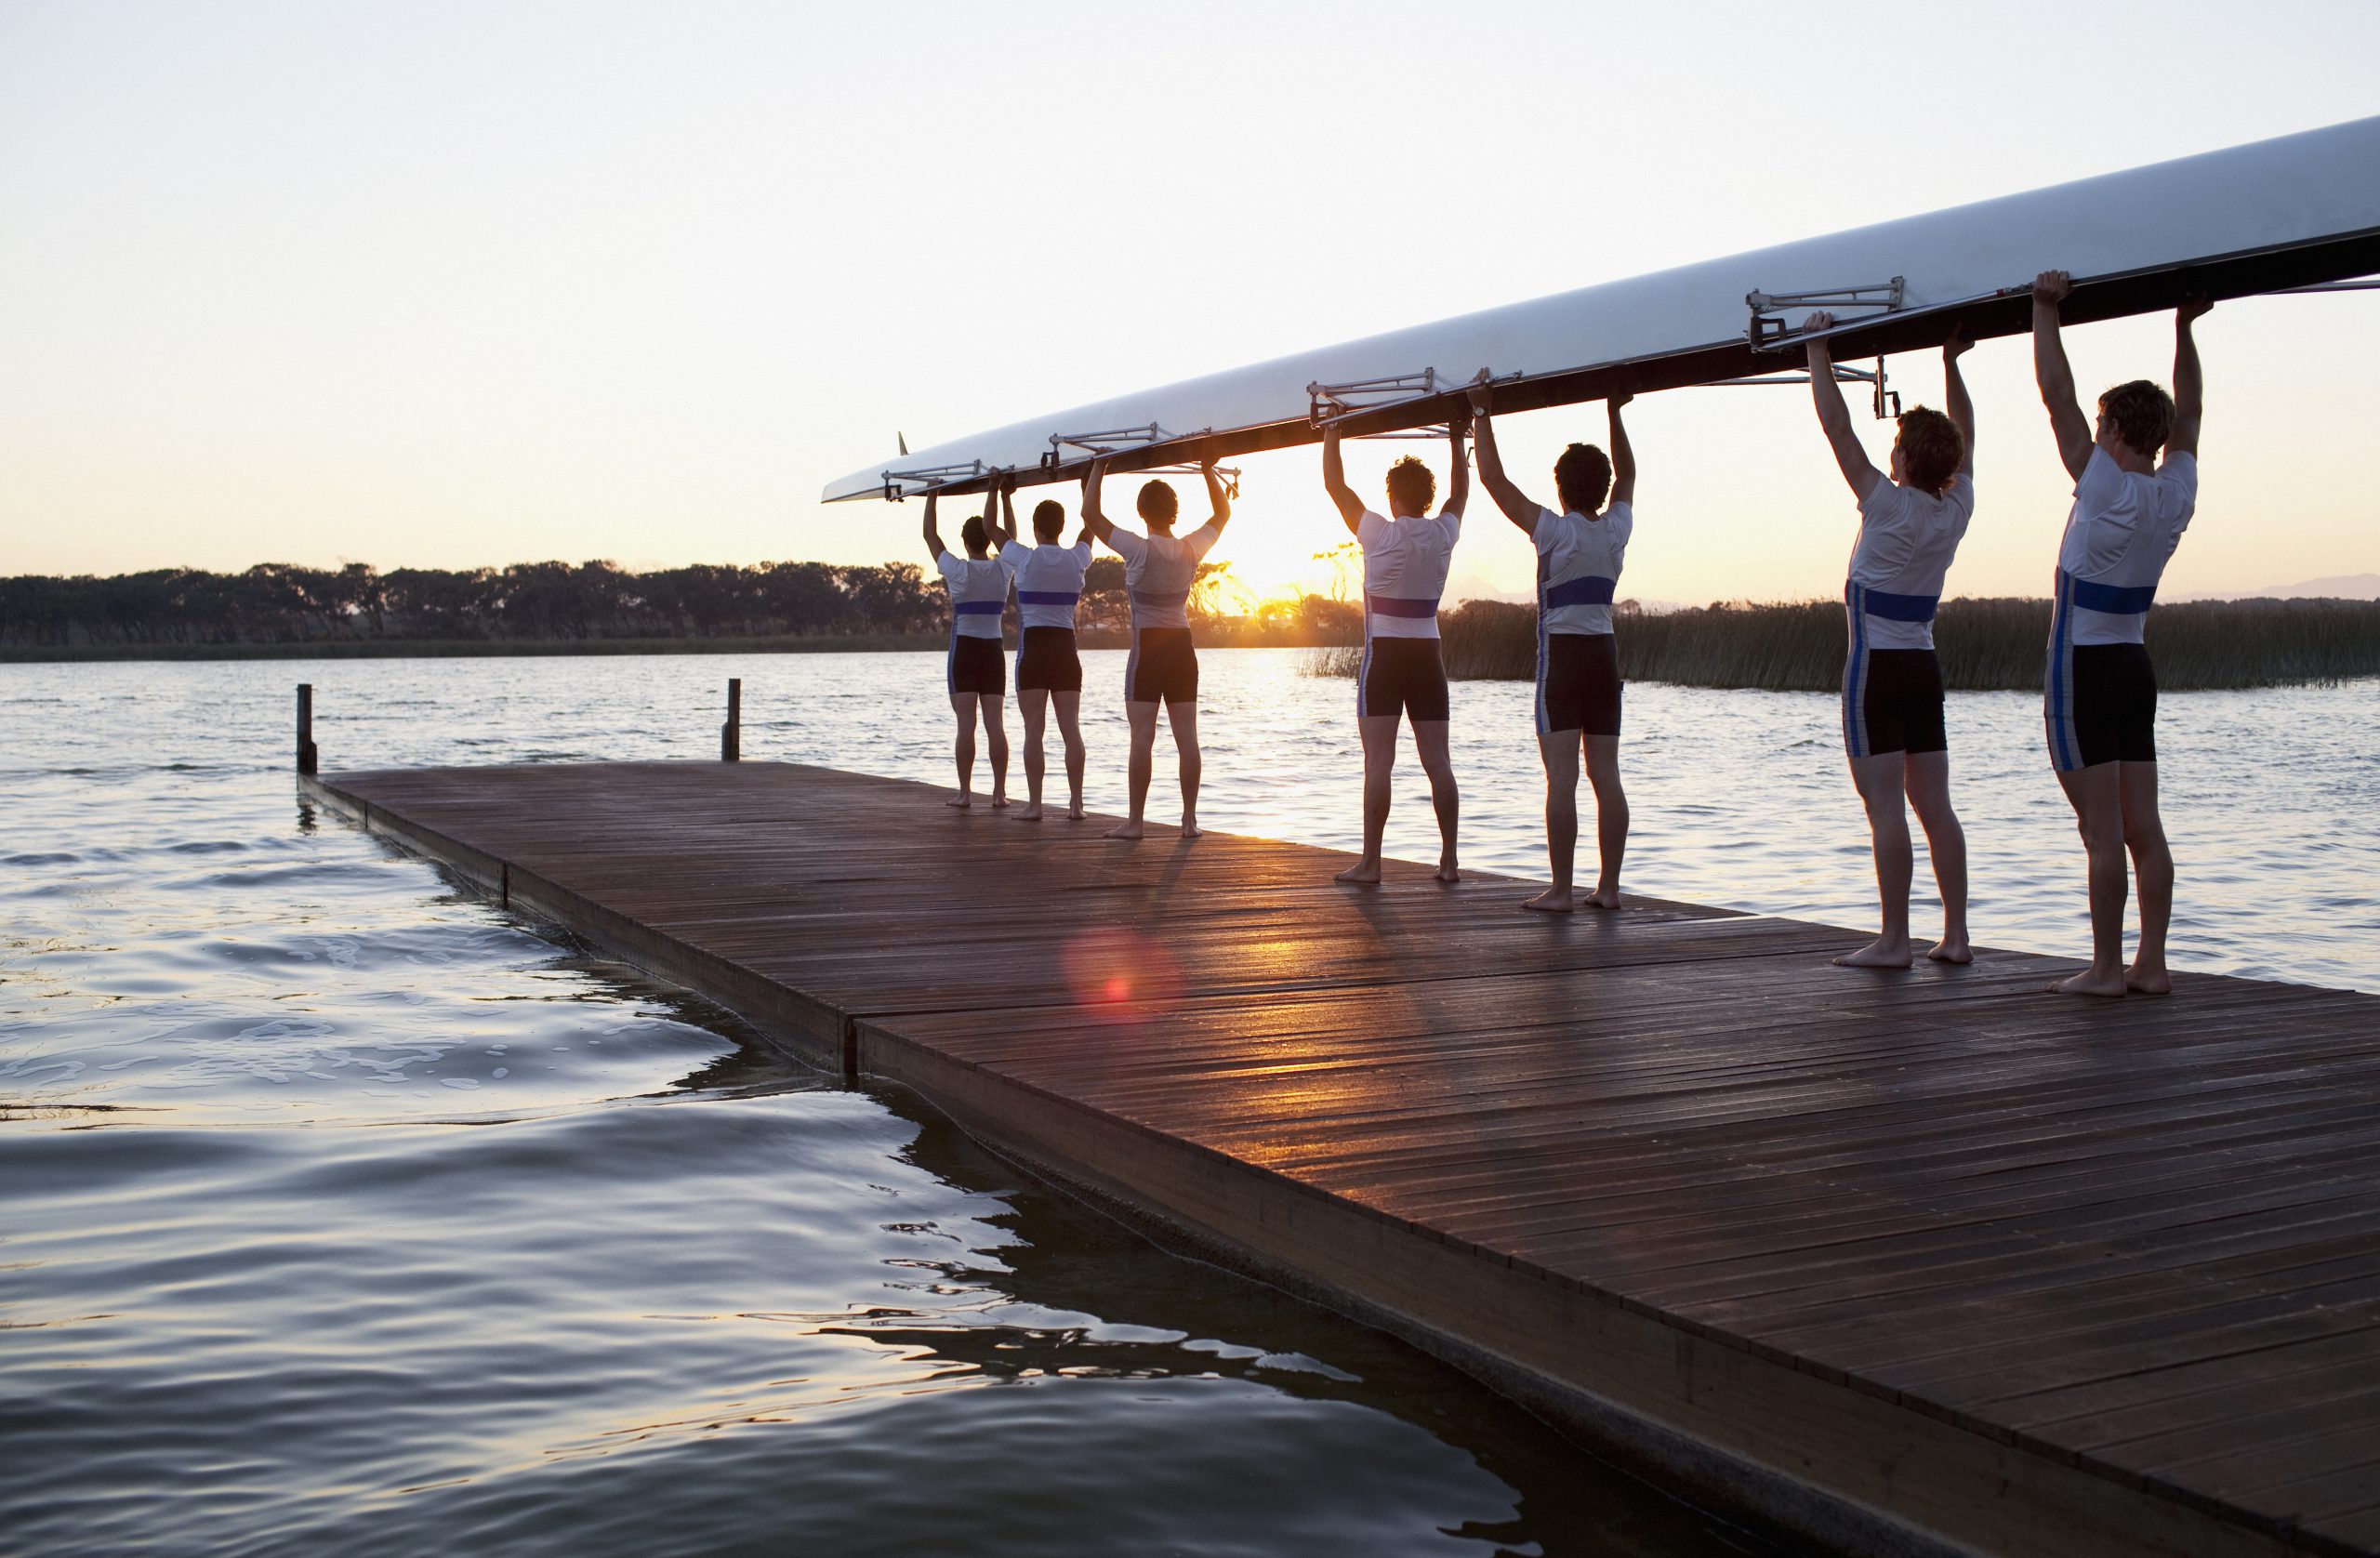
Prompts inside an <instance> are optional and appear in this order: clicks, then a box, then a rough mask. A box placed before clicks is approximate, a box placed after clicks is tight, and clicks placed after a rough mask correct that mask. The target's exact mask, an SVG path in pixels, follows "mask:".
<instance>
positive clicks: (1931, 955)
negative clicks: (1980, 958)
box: [1925, 936, 1975, 967]
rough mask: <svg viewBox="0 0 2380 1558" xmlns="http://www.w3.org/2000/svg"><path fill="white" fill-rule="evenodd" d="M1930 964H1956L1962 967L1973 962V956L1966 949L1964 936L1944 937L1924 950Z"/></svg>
mask: <svg viewBox="0 0 2380 1558" xmlns="http://www.w3.org/2000/svg"><path fill="white" fill-rule="evenodd" d="M1925 958H1926V961H1928V962H1930V963H1956V964H1959V965H1961V966H1963V967H1964V965H1966V964H1968V963H1972V962H1974V961H1975V954H1974V953H1973V952H1972V951H1970V950H1969V949H1968V947H1967V939H1966V938H1965V937H1964V936H1945V937H1943V938H1942V939H1941V940H1940V941H1938V942H1936V943H1935V944H1933V945H1932V946H1930V947H1927V948H1926V949H1925Z"/></svg>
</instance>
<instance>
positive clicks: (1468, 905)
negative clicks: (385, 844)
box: [301, 763, 2380, 1558]
mask: <svg viewBox="0 0 2380 1558" xmlns="http://www.w3.org/2000/svg"><path fill="white" fill-rule="evenodd" d="M301 783H302V784H303V785H305V786H307V788H308V790H309V791H310V793H311V794H313V795H315V796H317V797H318V798H320V799H324V800H325V801H328V802H330V803H331V804H333V805H336V806H337V807H339V808H340V809H342V810H345V811H347V812H350V814H352V815H354V816H356V817H359V818H361V819H362V820H363V821H364V823H365V825H367V826H369V827H370V828H372V829H373V830H374V831H376V832H382V833H386V834H389V835H390V836H391V837H393V838H397V839H398V840H401V841H403V843H405V844H407V845H409V846H411V847H413V848H415V849H417V850H419V851H421V852H425V853H428V854H430V855H432V856H434V857H436V858H438V859H440V860H442V861H444V862H446V863H448V864H449V865H452V866H454V867H455V868H456V869H457V870H459V871H460V872H462V873H463V874H464V875H466V876H468V877H469V878H472V879H474V880H476V881H477V882H479V883H481V884H483V886H484V887H485V888H486V890H487V891H490V892H491V893H494V894H496V895H499V896H503V897H506V898H507V899H508V900H509V902H511V903H512V904H516V905H518V906H520V907H522V909H524V910H525V911H527V912H531V913H535V914H538V915H543V916H548V917H550V918H553V919H555V920H558V921H560V922H561V923H562V924H564V925H567V926H569V927H571V928H572V929H574V930H575V931H578V932H579V933H581V934H583V935H585V936H587V937H588V939H590V940H592V941H594V942H596V943H598V944H601V945H602V946H604V947H606V948H608V949H610V950H612V951H614V952H615V953H617V954H619V955H620V956H623V957H627V958H628V959H630V960H632V961H635V962H637V963H639V964H641V965H642V966H643V967H646V968H648V969H650V970H653V971H655V972H656V973H659V974H661V975H663V976H664V977H667V978H670V979H674V980H676V981H679V982H681V983H683V984H687V985H690V986H692V987H694V988H695V989H698V990H700V991H703V992H704V993H706V994H707V995H709V996H711V997H714V998H716V999H718V1000H720V1001H721V1002H722V1003H723V1004H725V1005H727V1006H729V1007H732V1008H734V1010H738V1011H739V1012H741V1013H743V1014H744V1015H745V1016H747V1018H749V1019H750V1020H752V1021H753V1022H754V1023H756V1024H757V1025H759V1026H760V1028H761V1029H762V1030H763V1031H765V1032H767V1033H769V1034H771V1035H772V1036H774V1037H776V1038H777V1039H779V1040H780V1041H783V1042H785V1043H787V1044H789V1045H791V1046H793V1047H795V1048H797V1049H799V1050H801V1051H802V1052H804V1053H806V1054H807V1055H809V1056H810V1057H811V1058H813V1059H814V1060H817V1061H820V1062H821V1063H826V1064H829V1065H834V1064H840V1065H843V1066H845V1067H847V1068H850V1069H852V1070H853V1071H855V1072H859V1073H865V1074H868V1075H873V1076H882V1077H888V1078H893V1079H895V1080H897V1081H900V1082H903V1083H906V1084H908V1085H910V1086H912V1087H914V1088H915V1089H918V1090H919V1091H920V1092H922V1093H923V1094H925V1095H926V1096H927V1097H928V1098H930V1099H931V1100H932V1102H934V1103H935V1104H937V1105H938V1106H940V1107H942V1108H943V1109H945V1110H946V1111H948V1112H949V1113H950V1114H951V1115H953V1116H955V1117H957V1118H958V1119H959V1120H960V1121H961V1122H962V1123H964V1124H965V1125H967V1126H968V1127H969V1128H970V1129H973V1130H975V1131H977V1132H979V1133H981V1134H982V1135H984V1136H985V1137H986V1138H987V1139H989V1140H991V1141H992V1142H996V1143H998V1144H999V1145H1001V1146H1003V1147H1005V1148H1006V1149H1008V1150H1011V1151H1012V1152H1014V1153H1016V1154H1017V1155H1021V1156H1024V1157H1025V1158H1028V1159H1031V1160H1034V1161H1036V1162H1038V1163H1039V1164H1042V1165H1044V1166H1046V1167H1048V1168H1050V1169H1052V1170H1054V1171H1056V1172H1057V1173H1060V1174H1062V1175H1064V1176H1066V1177H1068V1178H1071V1179H1073V1180H1075V1181H1078V1182H1081V1183H1083V1184H1086V1185H1089V1186H1091V1187H1092V1188H1094V1189H1096V1190H1099V1191H1101V1192H1103V1193H1104V1194H1106V1195H1110V1196H1113V1197H1114V1198H1116V1199H1117V1201H1118V1202H1120V1203H1122V1204H1124V1205H1125V1206H1128V1207H1130V1208H1134V1209H1135V1210H1136V1211H1137V1212H1138V1213H1139V1214H1141V1215H1142V1216H1143V1217H1144V1218H1145V1219H1147V1220H1149V1221H1153V1222H1155V1223H1158V1224H1161V1225H1163V1227H1165V1228H1166V1229H1169V1230H1171V1231H1172V1232H1174V1233H1177V1234H1179V1235H1181V1236H1183V1237H1185V1238H1187V1239H1190V1240H1193V1241H1195V1242H1197V1244H1199V1245H1201V1246H1203V1247H1205V1248H1210V1249H1212V1250H1215V1251H1217V1252H1219V1253H1222V1254H1223V1255H1224V1256H1225V1257H1226V1258H1227V1259H1230V1260H1233V1261H1237V1262H1238V1263H1240V1264H1242V1265H1243V1266H1245V1267H1248V1268H1250V1269H1252V1270H1255V1271H1257V1272H1259V1273H1262V1274H1267V1275H1270V1276H1272V1277H1274V1278H1276V1280H1280V1281H1283V1282H1285V1283H1286V1284H1288V1285H1289V1286H1292V1287H1297V1288H1299V1289H1301V1290H1303V1291H1306V1292H1308V1293H1311V1294H1313V1295H1315V1296H1316V1297H1319V1298H1322V1299H1323V1300H1325V1301H1328V1302H1330V1303H1332V1304H1334V1305H1335V1306H1337V1307H1339V1308H1341V1309H1343V1310H1345V1311H1347V1312H1348V1313H1351V1314H1356V1315H1358V1316H1361V1317H1363V1318H1366V1319H1369V1320H1372V1321H1374V1322H1376V1323H1379V1324H1382V1325H1383V1326H1386V1327H1389V1328H1392V1329H1395V1330H1397V1331H1399V1332H1401V1333H1403V1334H1405V1335H1408V1336H1409V1337H1412V1338H1414V1339H1415V1340H1421V1341H1422V1342H1423V1343H1424V1344H1425V1345H1429V1346H1432V1347H1433V1348H1435V1349H1436V1350H1439V1351H1441V1352H1444V1353H1447V1354H1448V1355H1449V1356H1452V1357H1454V1358H1456V1359H1457V1360H1458V1361H1460V1362H1461V1363H1463V1364H1465V1365H1466V1366H1467V1367H1473V1368H1474V1369H1475V1370H1477V1371H1479V1372H1480V1373H1482V1374H1483V1375H1486V1376H1487V1377H1488V1378H1490V1379H1491V1380H1495V1381H1496V1382H1497V1383H1499V1384H1500V1385H1501V1386H1503V1387H1504V1388H1505V1389H1507V1390H1509V1391H1512V1392H1513V1393H1515V1394H1517V1395H1520V1396H1521V1397H1522V1398H1524V1399H1526V1400H1527V1401H1529V1402H1531V1403H1532V1404H1534V1405H1536V1406H1540V1407H1541V1408H1543V1409H1546V1410H1548V1411H1551V1412H1554V1413H1556V1414H1559V1415H1560V1416H1561V1417H1562V1418H1563V1419H1565V1420H1567V1421H1570V1422H1572V1423H1575V1424H1579V1425H1582V1426H1583V1427H1585V1428H1586V1429H1588V1430H1590V1431H1591V1432H1593V1433H1594V1434H1595V1435H1596V1436H1597V1437H1598V1439H1599V1441H1600V1442H1601V1443H1602V1444H1603V1445H1605V1446H1607V1447H1610V1448H1611V1449H1613V1450H1614V1451H1615V1453H1618V1454H1620V1455H1622V1456H1624V1457H1627V1458H1630V1459H1634V1460H1635V1461H1636V1462H1638V1463H1639V1464H1643V1465H1646V1466H1648V1467H1652V1468H1656V1469H1658V1470H1659V1472H1662V1473H1663V1474H1665V1475H1668V1476H1670V1477H1673V1478H1675V1479H1678V1480H1680V1481H1682V1482H1683V1483H1685V1484H1686V1485H1690V1486H1691V1487H1692V1488H1694V1489H1695V1490H1696V1491H1697V1493H1698V1494H1699V1497H1700V1498H1701V1499H1704V1500H1706V1501H1709V1502H1712V1503H1715V1504H1718V1505H1720V1506H1722V1507H1729V1508H1733V1509H1737V1510H1739V1511H1745V1512H1752V1513H1754V1514H1756V1515H1758V1516H1760V1517H1762V1518H1764V1519H1765V1520H1767V1521H1769V1522H1772V1523H1775V1524H1777V1525H1781V1526H1783V1527H1785V1528H1788V1529H1791V1530H1793V1531H1796V1532H1799V1533H1801V1534H1803V1535H1804V1536H1805V1537H1808V1538H1816V1539H1818V1540H1821V1541H1824V1542H1826V1543H1829V1544H1831V1545H1833V1546H1836V1547H1838V1548H1840V1549H1843V1550H1845V1551H1988V1552H2004V1553H2024V1554H2076V1555H2088V1558H2103V1555H2109V1554H2133V1553H2144V1554H2145V1553H2205V1554H2231V1553H2241V1554H2246V1553H2281V1552H2316V1553H2373V1552H2375V1551H2380V999H2375V998H2373V997H2366V996H2360V995H2355V994H2350V993H2346V992H2339V991H2328V990H2315V989H2307V988H2303V987H2298V986H2293V985H2286V984H2268V983H2258V982H2253V981H2247V980H2237V979H2225V978H2217V977H2213V976H2208V975H2193V974H2184V975H2180V976H2177V980H2176V986H2177V987H2176V990H2175V995H2174V997H2173V998H2171V999H2169V1000H2162V1001H2159V1000H2149V999H2135V1000H2127V1001H2122V1002H2110V1003H2104V1004H2103V1003H2096V1002H2090V1001H2083V1000H2077V999H2071V998H2061V997H2050V996H2047V995H2043V994H2041V993H2040V988H2041V984H2042V982H2043V980H2044V979H2046V978H2048V977H2049V976H2051V975H2052V974H2054V973H2056V972H2059V971H2065V970H2070V969H2071V968H2072V967H2073V965H2072V964H2070V963H2067V964H2061V963H2058V962H2056V961H2053V960H2051V959H2047V958H2043V957H2032V956H2028V955H2023V954H2016V953H2006V952H1989V951H1988V952H1985V953H1983V954H1981V955H1980V956H1979V957H1977V961H1976V963H1975V965H1974V966H1973V967H1972V968H1968V969H1959V970H1952V969H1941V968H1932V967H1921V968H1919V969H1917V970H1912V971H1911V972H1909V973H1906V974H1884V975H1878V974H1866V973H1853V972H1849V971H1846V970H1836V969H1832V968H1830V967H1828V966H1827V964H1826V958H1827V957H1828V956H1830V955H1831V954H1832V953H1834V952H1837V951H1841V950H1844V949H1845V948H1847V947H1850V946H1852V945H1855V944H1857V943H1858V941H1859V940H1860V939H1861V938H1860V937H1858V936H1856V935H1855V934H1853V933H1852V932H1850V931H1842V930H1836V929H1831V928H1828V927H1824V926H1818V925H1811V924H1805V923H1800V922H1796V921H1792V920H1783V919H1775V918H1762V917H1754V916H1744V915H1736V914H1730V913H1726V912H1723V911H1718V910H1713V909H1708V908H1700V907H1696V906H1693V905H1689V904H1667V903H1659V902H1653V901H1649V900H1646V901H1633V900H1632V901H1631V903H1630V904H1629V905H1628V906H1627V907H1626V908H1625V909H1623V910H1621V911H1620V912H1618V913H1615V914H1608V915H1600V914H1594V913H1583V914H1580V915H1578V916H1575V917H1572V918H1553V917H1542V916H1536V915H1528V914H1523V913H1521V912H1519V911H1518V910H1517V909H1516V907H1515V902H1516V899H1517V897H1518V896H1520V892H1519V891H1518V886H1517V884H1515V883H1514V882H1513V881H1511V880H1508V879H1500V878H1486V877H1481V878H1474V879H1473V880H1471V881H1468V882H1466V883H1464V884H1462V885H1461V886H1460V887H1454V888H1447V887H1442V886H1440V885H1439V884H1437V883H1435V882H1434V881H1432V880H1431V879H1429V877H1428V874H1427V871H1426V869H1425V868H1423V867H1420V866H1409V867H1405V868H1402V869H1400V868H1399V867H1398V866H1397V865H1395V864H1394V863H1392V865H1391V866H1390V872H1389V879H1388V880H1387V882H1386V883H1384V884H1383V885H1382V886H1381V887H1380V888H1378V889H1373V890H1354V889H1348V888H1344V887H1340V886H1337V885H1334V884H1333V883H1332V882H1331V880H1330V876H1331V873H1332V872H1333V871H1334V870H1336V869H1338V868H1339V867H1340V866H1341V865H1343V864H1344V863H1345V861H1346V859H1347V857H1346V856H1343V855H1339V854H1336V853H1333V852H1328V851H1321V850H1314V849H1307V848H1302V847H1300V846H1295V845H1288V844H1280V843H1274V842H1269V841H1265V840H1261V839H1252V838H1235V837H1230V836H1226V835H1219V834H1218V835H1210V836H1209V837H1207V838H1203V839H1200V840H1198V841H1197V842H1196V843H1191V844H1184V843H1183V842H1182V841H1180V840H1178V839H1177V838H1174V837H1173V836H1172V835H1171V834H1170V831H1161V832H1155V833H1153V834H1152V835H1151V837H1150V838H1147V839H1146V840H1144V841H1143V842H1141V843H1140V844H1138V845H1132V846H1127V845H1122V844H1117V843H1111V842H1108V841H1105V840H1104V839H1102V838H1100V837H1099V835H1100V833H1101V831H1102V830H1103V828H1104V822H1102V823H1096V824H1068V823H1065V822H1064V821H1054V820H1053V821H1051V822H1046V823H1044V824H1042V825H1039V826H1038V827H1035V826H1029V825H1019V824H1016V823H1014V822H1012V821H1011V820H1009V818H1008V816H1007V815H1005V814H995V813H993V812H989V811H982V810H979V811H975V812H956V811H953V810H950V809H948V808H945V807H944V806H943V805H941V804H940V803H939V800H940V798H941V796H942V795H943V794H945V793H946V792H941V791H934V790H930V789H927V788H925V787H923V786H916V785H910V784H905V783H901V782H897V781H893V780H886V779H877V778H868V777H863V776H860V775H856V774H849V773H842V772H834V771H831V770H824V769H815V768H801V767H792V766H786V765H776V764H755V763H739V764H727V763H621V764H588V765H567V766H565V765H549V766H527V767H513V768H482V769H443V770H430V771H422V772H373V773H350V774H338V775H333V776H330V777H327V778H324V779H319V780H318V779H311V778H309V779H304V780H301ZM2080 887H2081V884H2080V881H2079V869H2078V881H2077V891H2080Z"/></svg>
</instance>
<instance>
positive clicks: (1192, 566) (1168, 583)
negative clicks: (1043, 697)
mask: <svg viewBox="0 0 2380 1558" xmlns="http://www.w3.org/2000/svg"><path fill="white" fill-rule="evenodd" d="M1222 537H1223V527H1222V526H1220V525H1218V524H1216V523H1215V522H1213V521H1212V520H1210V521H1208V522H1206V523H1205V524H1202V525H1200V526H1199V527H1198V528H1197V529H1196V530H1194V531H1192V532H1191V533H1190V534H1189V535H1133V534H1132V533H1131V531H1129V530H1110V531H1109V532H1108V533H1107V544H1108V545H1109V546H1110V547H1112V548H1115V550H1116V555H1117V556H1118V557H1120V558H1122V559H1123V560H1124V588H1127V589H1129V590H1131V592H1132V629H1133V631H1135V632H1138V631H1139V630H1140V629H1141V628H1144V627H1189V626H1190V585H1191V582H1192V581H1193V580H1195V579H1197V576H1198V560H1199V559H1200V558H1203V557H1205V556H1206V555H1207V551H1208V549H1209V548H1211V547H1212V546H1214V544H1215V543H1216V542H1217V541H1218V540H1220V539H1222Z"/></svg>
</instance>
